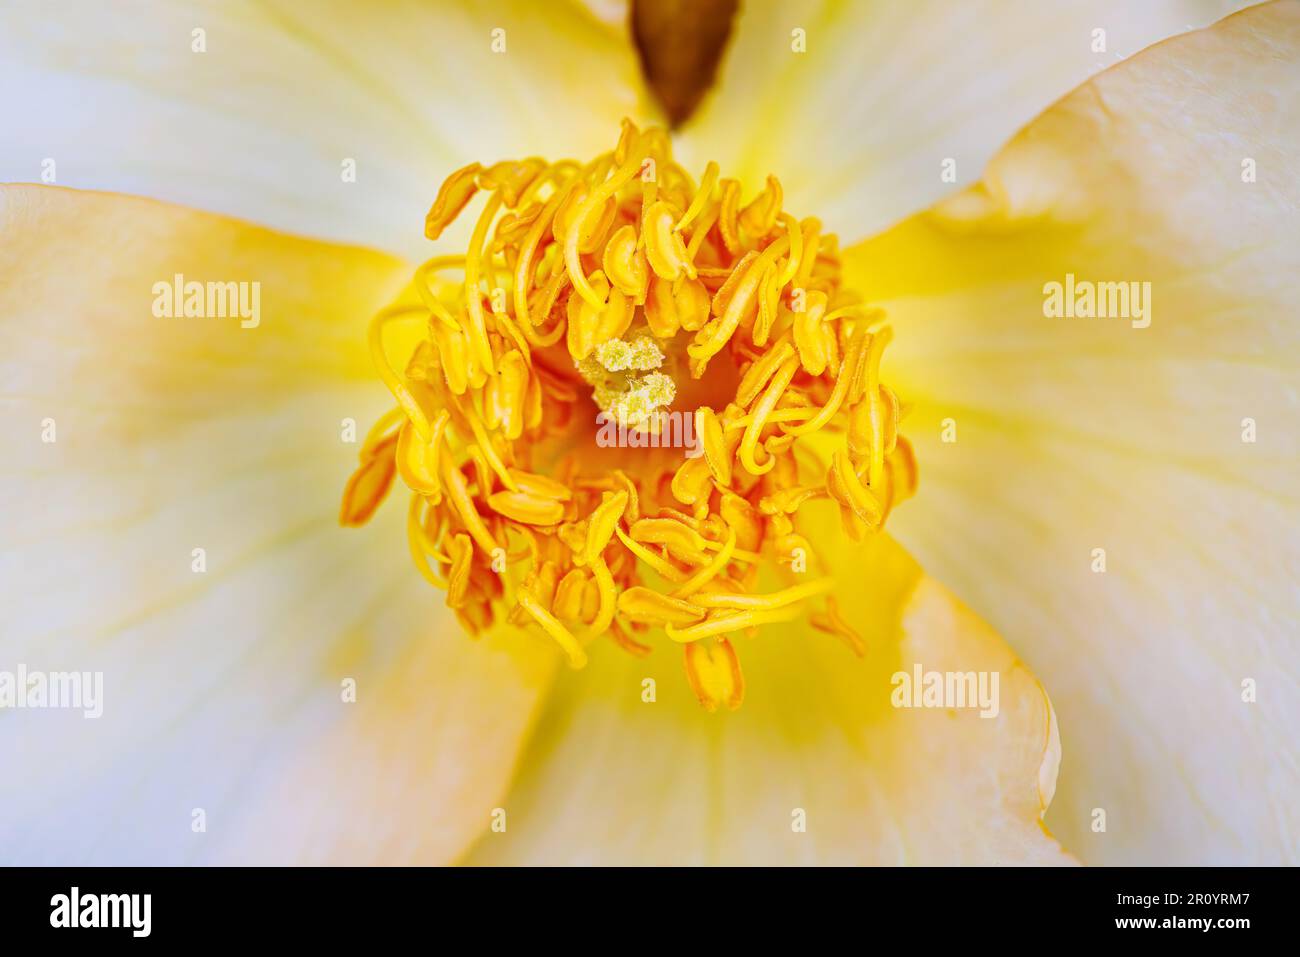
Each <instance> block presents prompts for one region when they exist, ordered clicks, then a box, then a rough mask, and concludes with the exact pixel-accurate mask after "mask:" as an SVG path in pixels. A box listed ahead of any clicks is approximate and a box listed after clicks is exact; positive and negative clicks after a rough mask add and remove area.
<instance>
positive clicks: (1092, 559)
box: [847, 3, 1300, 864]
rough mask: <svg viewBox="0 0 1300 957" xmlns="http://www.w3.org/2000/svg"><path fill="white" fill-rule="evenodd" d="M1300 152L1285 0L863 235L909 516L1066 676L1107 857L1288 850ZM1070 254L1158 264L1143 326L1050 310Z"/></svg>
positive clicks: (1083, 774)
mask: <svg viewBox="0 0 1300 957" xmlns="http://www.w3.org/2000/svg"><path fill="white" fill-rule="evenodd" d="M1298 160H1300V5H1297V4H1294V3H1286V4H1282V3H1279V4H1272V5H1267V6H1263V7H1257V8H1253V9H1251V10H1249V11H1245V12H1243V13H1241V14H1238V15H1236V16H1234V17H1231V18H1229V19H1227V20H1225V21H1223V22H1222V23H1220V24H1218V25H1216V26H1215V27H1213V28H1212V29H1209V30H1206V31H1202V32H1197V33H1193V34H1189V35H1187V36H1183V37H1179V38H1176V39H1173V40H1169V41H1167V42H1165V43H1163V44H1160V45H1159V46H1157V47H1154V48H1152V49H1151V50H1149V51H1146V52H1144V53H1143V54H1141V55H1139V56H1137V57H1134V58H1133V59H1132V60H1130V61H1128V62H1127V63H1125V64H1123V65H1122V66H1118V67H1116V68H1114V69H1113V70H1111V71H1109V72H1107V73H1105V74H1103V75H1101V76H1099V77H1097V78H1095V79H1094V80H1093V81H1091V82H1090V83H1088V84H1087V85H1085V86H1083V87H1082V88H1080V89H1079V90H1078V91H1076V92H1075V93H1073V94H1072V95H1071V96H1069V97H1068V98H1066V99H1065V100H1063V101H1061V102H1060V103H1058V104H1056V105H1055V106H1053V107H1052V109H1050V110H1048V111H1047V112H1046V113H1045V114H1043V115H1042V116H1041V117H1040V118H1038V119H1037V120H1035V121H1034V123H1032V124H1031V125H1030V126H1029V127H1028V129H1026V130H1025V131H1024V132H1023V133H1022V134H1020V135H1019V136H1018V137H1017V138H1016V139H1015V140H1014V141H1012V143H1011V144H1010V145H1009V146H1008V147H1007V148H1006V149H1005V150H1004V151H1003V152H1001V153H1000V154H999V155H998V157H997V158H996V159H995V160H994V161H993V163H992V164H991V165H990V167H989V170H988V172H987V174H986V176H985V179H984V181H983V183H982V184H980V185H979V186H977V187H974V188H972V189H971V190H969V191H968V192H966V193H964V194H962V195H961V196H959V197H957V198H956V199H954V200H952V201H950V202H948V203H945V204H943V205H941V206H940V207H938V208H937V209H936V210H935V211H934V212H932V213H929V214H926V215H922V216H919V217H916V218H915V219H913V220H910V221H908V222H906V223H904V224H902V225H900V226H899V227H897V228H896V229H894V230H892V231H890V232H888V233H886V234H885V235H883V236H881V237H879V238H877V239H875V240H872V241H870V242H867V243H864V244H862V245H861V246H859V247H857V248H856V249H854V250H851V251H849V252H848V253H847V266H848V268H849V269H850V270H851V271H852V272H853V273H854V274H855V275H856V277H857V280H856V281H857V284H858V285H859V286H860V287H861V288H862V290H863V291H864V292H865V293H866V295H867V296H868V297H870V298H871V299H872V300H875V301H879V302H880V304H881V305H883V306H884V307H885V308H886V309H887V310H888V311H889V312H890V313H891V314H892V317H893V319H894V322H895V326H896V330H897V337H896V340H895V343H894V345H893V346H892V347H891V348H890V352H889V355H888V356H887V358H886V364H887V369H886V373H885V374H886V375H887V376H888V378H889V379H890V381H891V383H895V384H896V385H897V388H898V389H899V392H900V394H901V395H902V396H903V397H904V399H905V400H911V401H913V402H914V403H915V406H916V407H915V409H914V411H913V414H912V415H911V417H910V418H909V419H908V420H907V421H906V422H905V423H904V426H903V429H904V431H905V432H906V433H907V434H908V435H909V436H911V437H912V439H913V441H914V442H915V443H916V446H917V457H918V459H919V462H920V472H921V483H920V491H919V494H918V498H917V499H916V500H915V501H914V502H909V503H908V507H906V508H904V509H902V510H900V511H899V513H898V514H897V516H896V517H895V519H894V525H893V528H894V530H895V533H896V534H898V535H899V537H900V539H901V540H902V541H903V542H905V543H906V544H907V545H908V547H909V548H911V549H912V550H913V551H914V552H915V554H916V555H917V556H918V558H919V560H920V561H921V562H922V563H923V564H924V565H925V567H926V568H927V569H928V570H930V571H931V572H932V573H933V574H935V575H936V576H937V577H940V578H941V579H942V580H944V581H946V582H949V583H951V585H952V587H953V588H954V590H955V591H956V592H957V593H958V594H959V595H960V596H961V597H962V598H963V599H964V600H966V601H968V602H970V603H971V604H972V606H973V607H975V608H977V609H978V610H979V611H980V612H981V613H982V614H984V615H986V616H987V617H988V619H989V621H990V622H991V623H992V624H993V625H994V626H995V627H996V628H997V629H998V630H999V631H1000V632H1001V633H1002V634H1003V635H1005V636H1006V637H1007V640H1008V641H1009V642H1010V643H1011V644H1012V645H1013V646H1015V647H1016V648H1017V649H1019V650H1020V651H1021V652H1022V653H1023V654H1024V655H1025V657H1026V660H1027V661H1028V663H1029V664H1030V665H1031V666H1032V667H1033V668H1034V670H1035V671H1036V672H1037V673H1038V674H1039V675H1040V676H1041V677H1042V678H1043V680H1044V682H1045V683H1046V684H1047V686H1048V687H1049V688H1051V689H1052V696H1053V700H1054V702H1055V704H1056V707H1057V709H1058V712H1059V714H1060V716H1061V722H1062V727H1063V728H1064V734H1065V737H1066V743H1067V758H1066V762H1065V765H1064V766H1063V768H1062V774H1061V788H1060V791H1059V794H1058V797H1057V801H1056V804H1055V805H1054V807H1053V813H1052V815H1050V817H1049V823H1050V824H1051V825H1052V827H1053V830H1054V831H1055V832H1056V833H1058V834H1060V835H1061V838H1062V840H1063V841H1064V842H1065V843H1066V845H1067V846H1069V847H1070V848H1071V849H1072V850H1075V851H1076V852H1077V853H1079V855H1080V856H1081V857H1082V858H1083V859H1084V860H1085V861H1086V862H1089V863H1094V862H1095V863H1105V864H1249V863H1281V862H1291V863H1294V862H1295V861H1296V860H1297V853H1298V847H1300V845H1297V841H1296V835H1297V834H1300V805H1298V804H1297V802H1296V801H1295V800H1294V795H1295V792H1296V788H1297V785H1298V784H1300V774H1298V773H1297V766H1296V747H1295V741H1294V734H1293V730H1294V729H1295V728H1296V727H1297V726H1300V697H1298V696H1297V695H1296V685H1297V670H1296V663H1297V661H1300V641H1298V640H1297V636H1296V629H1295V622H1296V620H1297V617H1298V615H1297V612H1298V611H1300V607H1298V606H1300V596H1298V593H1297V588H1296V584H1295V583H1296V579H1297V571H1298V570H1300V536H1298V535H1297V528H1300V524H1298V519H1300V503H1298V501H1297V496H1296V490H1297V476H1298V475H1300V473H1298V472H1297V468H1296V462H1297V454H1298V453H1300V446H1298V439H1297V437H1298V436H1300V407H1298V403H1297V397H1296V382H1297V373H1298V370H1300V322H1297V319H1298V318H1300V316H1298V314H1297V311H1296V310H1297V307H1296V303H1297V302H1298V301H1300V251H1298V247H1297V245H1296V236H1297V235H1300V217H1298V216H1297V212H1296V211H1297V209H1298V208H1300V187H1298V184H1300V165H1298ZM1067 275H1073V276H1074V277H1075V281H1076V282H1089V283H1094V282H1104V281H1121V282H1137V283H1150V295H1149V297H1144V299H1146V301H1147V302H1149V303H1150V306H1151V309H1150V312H1149V313H1147V318H1149V320H1150V324H1149V326H1146V327H1145V328H1138V327H1140V326H1143V325H1145V323H1146V321H1147V320H1146V318H1142V319H1139V318H1137V317H1136V316H1131V317H1130V318H1110V319H1095V318H1094V319H1085V318H1048V317H1047V314H1046V312H1045V309H1046V308H1047V306H1046V301H1047V299H1048V295H1047V293H1050V291H1051V289H1050V287H1048V285H1047V284H1049V283H1053V282H1055V283H1059V284H1061V285H1062V286H1064V285H1065V283H1066V281H1067V280H1066V277H1067ZM1078 288H1080V287H1078V286H1076V290H1077V289H1078ZM1137 289H1138V290H1139V291H1140V290H1141V289H1142V287H1141V286H1138V287H1137ZM1135 301H1136V300H1135ZM1117 304H1118V305H1122V303H1121V302H1117ZM1130 312H1131V313H1132V312H1133V309H1132V305H1130ZM945 427H946V428H947V431H948V438H955V441H948V442H946V441H944V438H945V435H944V433H945ZM1252 429H1255V430H1257V435H1256V434H1252V431H1251V430H1252ZM1098 549H1104V556H1103V555H1102V553H1100V552H1098V551H1096V550H1098ZM1103 558H1104V569H1105V571H1104V573H1102V572H1101V571H1100V569H1101V568H1102V567H1103V566H1102V559H1103ZM1252 688H1253V689H1254V691H1253V694H1254V695H1256V696H1257V700H1254V699H1252V698H1251V689H1252ZM1247 699H1251V700H1247ZM1098 812H1104V813H1105V816H1106V830H1105V831H1104V832H1100V831H1096V830H1094V822H1100V820H1101V818H1100V815H1099V814H1098Z"/></svg>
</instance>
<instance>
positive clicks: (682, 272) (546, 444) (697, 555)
mask: <svg viewBox="0 0 1300 957" xmlns="http://www.w3.org/2000/svg"><path fill="white" fill-rule="evenodd" d="M718 174H719V170H718V166H717V164H715V163H709V164H708V166H707V167H706V169H705V170H704V173H703V175H702V177H701V180H700V182H699V184H698V185H696V183H695V181H694V180H693V179H692V178H691V176H690V175H689V174H688V173H687V172H686V171H685V170H684V169H682V167H680V166H679V165H678V164H677V163H675V162H674V161H673V159H672V153H671V145H670V142H669V140H668V137H667V136H666V135H665V134H664V133H663V132H662V131H660V130H657V129H650V130H647V131H645V132H642V131H640V130H638V129H637V128H636V127H635V126H634V125H633V124H632V123H631V122H629V121H625V122H624V125H623V130H622V135H621V137H620V138H619V142H618V145H617V147H616V148H615V149H614V150H613V152H611V153H606V154H604V155H602V156H599V157H597V158H596V159H594V160H592V161H591V162H590V163H587V164H586V165H581V164H579V163H577V162H573V161H567V160H566V161H562V162H558V163H554V164H549V163H546V162H544V161H542V160H540V159H525V160H521V161H517V162H503V163H498V164H496V165H495V166H492V167H489V168H483V167H482V166H480V165H479V164H477V163H475V164H471V165H470V166H467V167H465V168H463V169H461V170H458V171H456V172H455V173H453V174H452V175H451V176H450V177H449V178H448V179H447V181H446V182H445V183H443V185H442V188H441V189H440V190H439V192H438V196H437V198H436V200H435V201H434V204H433V207H432V209H430V211H429V214H428V217H427V219H426V222H425V227H426V229H425V231H426V235H427V236H428V237H429V238H430V239H436V238H438V236H439V235H440V234H441V233H442V231H443V230H444V229H445V228H446V227H447V226H448V225H449V224H450V223H451V222H452V221H453V220H454V219H455V218H456V217H457V216H458V215H459V214H460V213H461V211H462V210H464V208H465V207H466V206H467V205H468V204H469V202H470V201H471V199H473V197H474V195H475V193H477V192H478V191H480V190H481V191H483V192H485V193H486V194H487V199H486V203H485V205H484V207H483V210H482V213H481V214H480V215H479V218H478V221H477V224H476V226H475V228H474V231H473V235H472V237H471V239H470V243H469V249H468V250H467V251H466V253H465V255H463V256H439V257H436V258H434V259H430V260H429V261H428V262H426V263H424V264H423V265H422V266H421V267H420V268H419V269H418V270H417V271H416V274H415V278H414V280H413V282H412V285H411V287H410V288H409V289H408V290H407V291H406V293H404V294H403V296H402V297H401V298H400V299H399V300H398V302H397V303H396V304H394V305H393V306H391V307H389V308H388V309H385V310H384V311H382V312H381V313H380V314H379V315H377V316H376V317H375V319H374V320H373V321H372V323H371V327H370V344H371V351H372V354H373V356H374V360H375V364H376V367H377V369H378V372H379V374H380V376H381V377H382V378H383V380H384V382H385V384H386V385H387V386H388V388H389V389H390V390H391V391H392V393H393V396H394V397H395V399H396V400H397V406H396V408H394V409H393V410H392V411H391V412H389V413H387V414H386V415H384V416H382V417H381V418H380V420H379V421H378V422H376V423H375V425H374V427H373V428H372V429H371V431H370V433H369V435H368V436H367V437H366V440H365V442H364V444H363V447H362V451H361V463H360V465H359V467H358V468H357V470H356V472H355V473H354V474H353V475H352V477H351V478H350V479H349V481H348V484H347V487H346V489H345V490H344V494H343V503H342V507H341V510H340V521H341V523H342V524H344V525H360V524H363V523H364V522H366V521H367V520H368V519H369V518H370V516H371V515H372V514H373V513H374V510H375V509H376V508H377V507H378V505H379V504H380V502H381V501H382V500H383V499H384V497H385V496H386V495H387V493H388V490H389V489H390V488H391V486H392V484H393V480H394V476H395V475H401V477H402V480H403V481H404V482H405V484H406V485H407V486H408V488H409V489H410V490H411V498H410V505H409V510H408V513H407V533H408V544H409V548H410V552H411V556H412V558H413V560H414V562H415V565H416V568H417V569H419V571H420V573H421V574H422V575H423V576H424V577H425V578H426V579H427V580H428V581H429V582H430V583H431V584H433V585H434V586H436V587H438V588H441V589H443V590H444V591H446V593H447V604H448V605H449V606H450V607H451V608H452V609H454V610H455V612H456V614H457V616H458V618H459V619H460V621H461V622H462V624H463V625H464V627H465V628H466V629H467V630H468V631H469V632H470V633H471V634H478V633H479V632H482V631H483V630H485V629H487V628H489V627H491V626H492V625H493V624H494V622H496V621H497V620H498V619H499V618H501V617H504V618H506V619H507V620H508V621H509V622H510V623H512V624H513V625H515V626H521V627H528V628H536V629H537V630H538V631H539V632H540V633H541V634H544V635H546V636H549V638H550V639H552V640H554V641H555V642H556V643H557V644H558V645H559V646H560V648H561V649H562V650H563V651H564V654H565V655H566V656H567V658H568V661H569V663H570V664H571V665H572V666H573V667H575V668H581V667H583V665H585V664H586V662H587V652H586V645H587V644H588V643H589V642H591V641H592V640H595V639H597V638H600V637H604V636H608V637H609V638H611V639H612V640H613V641H614V642H616V643H617V644H618V645H619V646H621V647H622V648H623V649H625V650H626V651H628V652H631V653H633V654H638V655H642V654H647V653H649V652H650V650H651V648H650V645H648V644H646V641H647V640H653V638H654V637H655V636H656V635H658V634H661V633H662V634H666V636H667V638H668V639H670V640H671V641H672V642H675V643H678V644H680V645H682V646H683V648H684V654H685V662H686V672H687V677H688V679H689V681H690V683H691V686H692V688H693V689H694V691H695V692H696V694H697V695H698V697H699V699H700V701H701V703H702V704H703V705H704V706H705V707H706V708H708V709H709V710H711V711H712V710H715V709H716V708H717V707H719V706H720V705H726V706H727V707H731V708H735V707H738V706H739V704H740V702H741V699H742V697H743V694H744V681H743V678H742V675H741V670H740V664H739V661H738V658H737V654H736V650H735V647H734V646H733V644H732V643H731V641H729V639H728V636H733V635H735V634H736V633H738V632H739V633H747V634H753V633H754V631H755V630H756V629H757V628H759V627H760V626H762V625H764V624H768V623H773V622H783V621H789V620H792V619H794V618H796V617H798V616H802V615H805V614H806V615H808V620H809V622H810V624H811V625H812V626H813V627H816V628H820V629H822V630H824V631H828V632H831V633H833V634H836V635H838V636H840V637H841V638H843V639H844V641H845V642H846V643H847V644H848V645H849V647H850V648H851V649H852V650H853V651H854V652H855V653H857V654H859V655H860V654H862V653H863V652H864V650H865V649H864V645H863V642H862V639H861V637H860V636H859V635H858V634H857V632H856V631H855V630H854V629H853V628H852V626H851V625H849V624H848V623H847V622H845V621H844V620H843V618H842V617H841V616H840V614H839V612H838V610H837V608H836V605H835V601H834V598H833V597H832V596H830V595H829V594H828V593H829V592H830V590H831V579H830V578H829V577H826V576H824V575H822V576H818V575H817V573H816V571H815V569H816V568H817V567H818V562H817V559H816V555H815V550H814V549H813V548H812V546H811V545H810V543H809V541H808V539H807V538H805V537H804V535H803V534H802V533H801V526H800V511H801V509H802V508H803V507H804V506H805V505H806V504H807V503H809V502H810V501H813V500H816V499H828V500H830V501H832V502H833V503H835V504H836V505H838V507H839V513H840V516H841V525H842V528H843V531H844V533H845V534H847V535H848V536H849V537H850V538H852V539H854V540H859V539H861V538H863V537H864V536H866V535H868V534H871V533H873V532H875V531H877V530H879V529H880V528H881V526H882V525H883V523H884V521H885V518H886V516H887V515H888V513H889V511H890V510H891V509H892V508H893V506H895V505H896V504H898V502H900V501H902V500H903V499H904V498H906V497H908V496H910V495H911V494H912V493H913V492H914V491H915V488H916V480H917V470H916V462H915V459H914V457H913V455H912V451H911V447H910V446H909V445H908V443H907V441H906V439H904V438H902V437H901V436H899V434H898V420H899V416H900V411H901V407H900V403H899V400H898V398H897V396H895V394H894V393H893V392H892V391H891V390H890V389H889V388H888V387H887V386H885V385H883V384H882V383H881V382H880V378H879V370H880V358H881V353H882V351H883V349H884V347H885V345H886V344H887V343H888V342H889V340H890V336H891V330H890V328H889V327H888V326H887V325H886V324H885V323H884V316H883V313H882V312H881V311H880V310H878V309H873V308H871V307H870V306H868V305H866V304H864V303H863V302H861V301H860V299H859V298H858V297H855V296H854V295H853V294H852V293H851V292H850V291H848V290H846V289H845V288H843V286H842V284H841V273H840V262H839V255H838V248H837V243H836V239H835V237H834V236H833V235H827V234H823V233H822V230H821V224H820V223H819V222H818V220H816V219H813V218H808V219H803V220H797V219H795V218H794V217H793V216H792V215H790V214H789V213H787V212H785V211H784V209H783V208H782V200H783V197H782V190H781V184H780V182H779V181H778V180H776V179H775V178H774V177H769V178H768V181H767V186H766V188H765V189H764V190H762V191H761V192H759V193H758V195H756V196H754V197H753V198H752V199H751V200H750V201H749V202H748V203H747V204H745V205H743V206H742V205H741V187H740V183H739V181H737V180H734V179H719V176H718ZM447 271H452V272H453V273H454V274H457V278H455V279H448V278H445V277H444V276H443V275H441V274H442V273H444V272H447ZM401 333H405V336H404V339H403V344H402V346H401V348H400V351H399V348H398V347H397V346H396V345H395V340H397V339H398V336H399V334H401ZM399 356H400V361H395V360H397V359H398V357H399ZM611 436H613V438H612V439H611V438H610V437H611ZM763 572H770V573H771V575H767V576H765V577H768V578H770V577H773V576H776V577H783V578H785V579H786V587H782V588H778V589H775V590H767V591H761V590H760V588H759V578H760V573H763ZM823 596H825V597H824V601H825V606H826V607H825V608H824V609H823V610H813V609H809V608H808V607H807V606H808V604H809V603H810V602H812V601H814V600H821V599H822V597H823ZM660 630H661V631H660Z"/></svg>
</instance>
